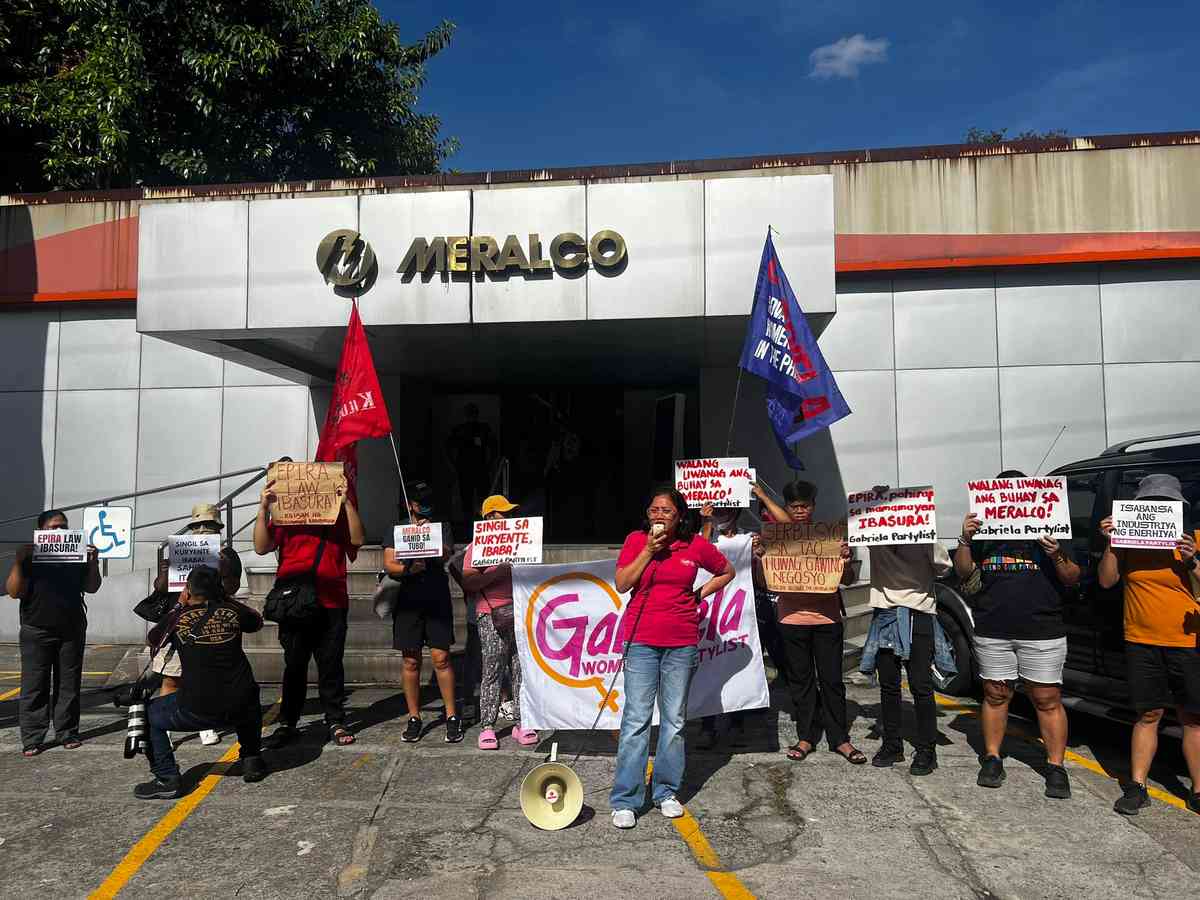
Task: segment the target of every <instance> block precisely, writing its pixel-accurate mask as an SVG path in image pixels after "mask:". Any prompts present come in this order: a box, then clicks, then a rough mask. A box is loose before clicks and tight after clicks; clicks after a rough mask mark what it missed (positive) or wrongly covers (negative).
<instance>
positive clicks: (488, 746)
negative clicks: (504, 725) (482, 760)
mask: <svg viewBox="0 0 1200 900" xmlns="http://www.w3.org/2000/svg"><path fill="white" fill-rule="evenodd" d="M476 743H477V744H478V745H479V749H480V750H495V749H496V748H497V747H499V746H500V742H499V741H497V740H496V732H495V731H493V730H492V729H490V728H485V729H483V731H481V732H479V740H478V741H477V742H476Z"/></svg>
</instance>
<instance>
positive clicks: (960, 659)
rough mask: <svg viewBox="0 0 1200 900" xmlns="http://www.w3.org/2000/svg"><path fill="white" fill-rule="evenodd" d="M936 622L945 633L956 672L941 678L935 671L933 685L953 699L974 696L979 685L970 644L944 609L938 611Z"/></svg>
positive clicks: (954, 620) (964, 633) (960, 627)
mask: <svg viewBox="0 0 1200 900" xmlns="http://www.w3.org/2000/svg"><path fill="white" fill-rule="evenodd" d="M938 622H940V623H941V626H942V629H943V630H944V631H945V632H946V638H947V639H948V640H949V641H950V646H951V648H952V649H953V651H954V663H955V665H956V666H957V667H958V672H957V673H955V674H954V675H946V676H943V675H939V674H938V673H937V672H936V670H935V672H934V684H935V685H936V687H937V689H938V690H939V691H941V692H942V693H943V694H950V695H951V696H954V697H973V696H976V694H977V693H978V691H979V685H978V683H977V682H976V680H975V656H974V654H973V653H972V652H971V642H970V640H969V639H968V638H967V635H966V632H965V631H963V629H962V626H961V625H959V624H958V619H956V618H954V616H953V615H951V614H950V613H949V612H947V611H946V610H944V609H939V610H938Z"/></svg>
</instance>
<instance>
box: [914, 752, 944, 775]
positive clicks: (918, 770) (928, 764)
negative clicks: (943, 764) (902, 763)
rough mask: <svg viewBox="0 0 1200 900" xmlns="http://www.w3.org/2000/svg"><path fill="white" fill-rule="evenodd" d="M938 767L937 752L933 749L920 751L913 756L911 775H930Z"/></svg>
mask: <svg viewBox="0 0 1200 900" xmlns="http://www.w3.org/2000/svg"><path fill="white" fill-rule="evenodd" d="M937 767H938V762H937V751H936V750H933V749H928V750H924V749H923V750H918V751H917V752H916V753H914V754H913V761H912V765H911V766H909V767H908V774H910V775H929V774H931V773H932V772H933V770H934V769H936V768H937Z"/></svg>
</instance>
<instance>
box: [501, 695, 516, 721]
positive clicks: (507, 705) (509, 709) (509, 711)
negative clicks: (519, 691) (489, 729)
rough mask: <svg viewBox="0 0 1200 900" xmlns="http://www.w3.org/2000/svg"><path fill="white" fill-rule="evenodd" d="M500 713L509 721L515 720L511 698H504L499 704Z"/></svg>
mask: <svg viewBox="0 0 1200 900" xmlns="http://www.w3.org/2000/svg"><path fill="white" fill-rule="evenodd" d="M500 715H502V716H504V718H506V719H508V720H509V721H510V722H515V721H516V720H517V717H516V715H515V714H514V713H513V702H512V701H511V700H505V701H504V702H503V703H501V704H500Z"/></svg>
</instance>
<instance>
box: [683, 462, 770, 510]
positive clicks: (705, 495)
mask: <svg viewBox="0 0 1200 900" xmlns="http://www.w3.org/2000/svg"><path fill="white" fill-rule="evenodd" d="M753 471H754V470H753V469H751V468H750V460H749V459H748V458H747V457H745V456H735V457H731V458H729V459H711V458H710V459H677V460H676V461H675V488H676V490H678V491H679V493H681V494H683V499H684V500H686V501H687V505H688V506H689V507H690V508H692V509H700V508H701V507H703V506H705V505H707V504H709V503H711V504H712V505H713V506H715V507H725V508H729V507H736V508H740V509H746V508H747V507H749V506H750V483H751V481H753V478H752V476H751V472H753Z"/></svg>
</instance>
